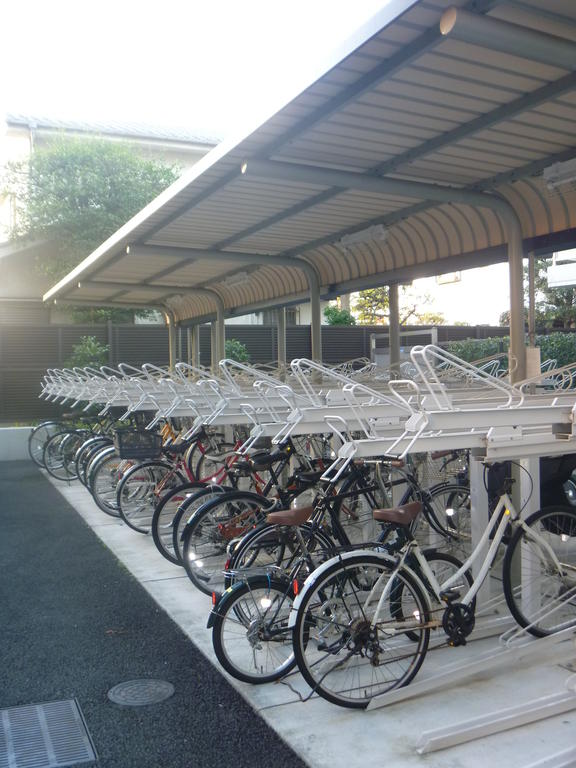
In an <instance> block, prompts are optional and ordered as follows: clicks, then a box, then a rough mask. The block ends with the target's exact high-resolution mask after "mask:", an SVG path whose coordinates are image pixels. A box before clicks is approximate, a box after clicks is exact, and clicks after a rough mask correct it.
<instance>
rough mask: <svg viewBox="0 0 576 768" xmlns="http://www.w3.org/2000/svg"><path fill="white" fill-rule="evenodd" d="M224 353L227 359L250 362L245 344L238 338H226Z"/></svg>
mask: <svg viewBox="0 0 576 768" xmlns="http://www.w3.org/2000/svg"><path fill="white" fill-rule="evenodd" d="M224 355H225V357H226V358H227V359H228V360H236V362H237V363H249V362H250V353H249V352H248V349H247V348H246V345H245V344H242V342H241V341H238V339H226V344H225V346H224Z"/></svg>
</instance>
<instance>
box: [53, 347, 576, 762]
mask: <svg viewBox="0 0 576 768" xmlns="http://www.w3.org/2000/svg"><path fill="white" fill-rule="evenodd" d="M410 370H411V374H412V378H410V379H408V378H405V379H400V380H398V379H388V378H387V377H386V376H383V377H377V376H376V375H375V371H374V368H373V366H370V365H366V366H363V367H361V368H360V370H359V371H355V370H354V369H353V368H351V367H348V368H346V367H341V368H329V367H327V366H323V365H320V364H318V363H316V362H313V361H310V360H306V359H297V360H294V361H292V363H291V365H290V367H289V369H288V370H287V371H281V372H276V374H275V373H274V372H271V371H262V370H260V369H258V368H254V367H250V366H247V365H244V364H242V363H236V362H233V361H231V360H224V361H221V363H220V375H219V377H217V378H216V377H215V376H213V375H212V374H211V373H209V372H207V371H204V370H202V369H197V368H193V367H191V366H189V365H186V364H184V363H178V364H177V365H176V368H175V369H174V370H173V371H168V370H166V369H161V368H157V367H155V366H152V365H145V366H142V369H136V368H132V367H130V366H119V367H118V369H110V368H102V369H100V370H95V369H91V368H85V369H74V370H66V369H62V370H55V369H52V370H50V371H48V372H47V374H46V376H45V379H44V383H43V390H42V397H45V398H46V399H49V400H52V401H55V402H58V401H59V402H72V404H73V405H75V406H76V405H78V404H80V403H87V404H88V406H87V407H89V406H92V405H98V406H99V407H101V408H102V410H101V412H102V413H103V412H106V411H107V410H108V409H109V408H111V407H112V406H113V405H115V406H122V407H123V408H126V414H125V415H127V414H129V413H133V412H135V411H138V410H145V411H146V413H147V415H149V416H150V422H149V425H148V426H149V427H152V426H154V425H155V424H157V423H158V422H159V421H160V420H162V419H168V418H170V417H171V416H186V417H188V418H190V419H191V422H192V424H191V426H190V427H189V429H188V430H187V435H188V436H190V435H193V434H194V432H195V431H196V430H197V429H198V428H200V427H201V426H214V425H218V426H226V425H230V426H232V425H236V424H245V425H248V426H251V428H252V430H251V433H250V437H249V438H248V440H247V441H246V443H245V445H244V446H243V447H242V448H241V449H240V451H241V452H242V451H244V452H246V451H249V450H250V448H251V447H252V446H253V445H254V443H255V442H256V440H257V439H258V437H261V436H267V437H271V438H272V442H275V443H278V442H281V441H282V440H284V439H286V438H287V437H289V436H292V435H318V434H323V435H325V434H328V433H331V434H333V435H336V436H337V437H338V438H339V440H340V442H341V445H340V447H339V448H338V450H337V451H335V453H336V461H335V463H334V464H333V465H332V467H331V470H330V471H331V473H332V477H334V473H338V472H342V471H344V469H345V468H346V466H347V465H348V464H349V463H350V461H352V460H354V459H356V458H381V457H396V458H404V457H406V456H408V455H410V454H413V453H428V452H431V451H439V450H454V449H468V450H469V451H470V455H471V457H472V461H471V466H472V468H473V467H474V466H476V467H478V466H480V463H479V461H478V462H474V458H476V459H479V460H482V461H486V462H491V461H502V460H504V459H522V460H523V461H528V462H532V464H533V468H534V469H535V471H537V467H536V466H535V465H534V460H535V458H536V457H540V456H555V455H562V454H566V453H571V452H576V429H575V424H574V422H575V414H576V390H573V389H571V386H572V383H573V381H574V373H575V371H576V365H574V366H565V367H564V368H560V369H554V370H545V371H543V372H542V374H541V375H540V376H538V377H535V378H532V379H529V380H526V381H523V382H520V383H518V384H515V385H510V384H508V383H507V382H506V381H505V380H504V379H502V378H500V377H499V376H493V375H491V373H489V370H491V369H490V367H486V366H483V367H481V368H477V367H475V366H473V365H470V364H469V363H465V362H464V361H462V360H459V359H458V358H456V357H454V356H453V355H451V354H449V353H447V352H445V351H443V350H442V349H440V348H438V347H436V346H433V345H427V346H421V347H414V348H413V349H412V352H411V369H410ZM479 483H480V474H479V472H478V471H475V470H474V469H472V471H471V495H472V498H473V500H474V498H475V494H476V495H477V494H478V493H479V488H478V487H477V486H479ZM521 492H523V491H522V489H521ZM480 495H481V494H480ZM536 504H537V505H538V504H539V500H537V501H536ZM472 507H473V512H474V509H475V502H474V501H473V504H472ZM473 518H474V515H473ZM481 530H482V526H481V525H480V524H479V523H478V522H476V524H475V521H474V519H473V520H472V536H473V539H474V537H476V538H478V537H479V534H480V533H481ZM473 544H474V540H473ZM500 629H501V621H500V622H499V621H495V622H493V623H492V626H489V627H488V629H487V631H486V633H485V636H486V635H489V634H494V633H499V631H500ZM525 635H526V633H525V631H520V630H518V629H514V630H511V631H509V632H506V633H504V634H503V635H501V647H499V648H497V649H496V650H493V651H490V652H488V653H486V654H482V655H481V656H479V657H478V658H477V659H476V660H474V661H473V662H471V663H467V664H466V665H459V664H455V665H449V666H446V667H445V668H444V669H443V670H442V671H441V672H439V673H438V674H436V675H433V676H431V677H429V678H427V679H424V680H422V681H417V682H415V683H411V684H410V685H409V686H407V687H406V688H401V689H397V690H393V691H391V692H389V693H387V694H383V695H382V696H378V697H375V698H374V699H373V700H372V701H371V703H370V705H369V707H368V708H369V709H376V708H379V707H384V706H388V705H391V704H393V703H397V702H400V701H405V700H407V699H410V698H413V697H415V696H420V695H424V694H427V693H431V692H434V691H435V690H437V689H438V688H439V687H440V686H445V685H448V684H454V683H458V682H461V681H463V680H466V679H468V678H469V677H472V676H474V675H475V674H477V673H478V672H482V673H486V672H487V671H495V670H498V669H500V668H502V667H503V666H508V665H518V664H522V663H526V662H532V661H535V660H539V659H541V658H542V655H543V654H545V659H546V663H558V662H559V661H562V660H563V661H566V660H569V659H573V658H574V657H575V656H576V648H575V637H576V629H574V628H569V629H566V630H564V631H562V632H559V633H557V634H555V635H551V636H548V637H544V638H541V639H530V640H527V639H526V636H525ZM574 689H575V685H574V678H571V682H570V685H569V690H568V692H565V693H559V694H557V695H552V696H549V697H545V698H544V699H538V700H535V701H533V702H528V703H527V704H524V705H522V706H518V707H512V708H510V709H509V710H507V712H506V713H505V714H502V713H499V712H495V713H490V714H486V715H484V716H482V717H480V718H477V719H475V720H473V721H468V722H464V723H460V724H454V725H451V726H449V727H446V728H442V729H439V730H438V731H433V732H429V733H426V734H423V736H422V739H421V740H420V742H419V744H418V747H417V748H418V751H420V752H422V753H424V752H428V751H432V750H435V749H441V748H445V747H447V746H452V745H455V744H458V743H463V742H464V741H466V740H469V739H472V738H477V737H479V736H484V735H488V734H491V733H496V732H498V731H502V730H504V729H505V728H511V727H516V726H518V725H522V724H526V723H530V722H534V721H536V720H538V719H541V718H543V717H547V716H552V715H553V714H558V713H561V712H565V711H568V710H569V709H573V708H574V707H575V706H576V696H575V692H574ZM556 757H557V762H554V761H553V758H551V762H550V761H549V762H546V763H545V765H546V766H548V765H549V766H560V765H564V764H568V763H562V762H561V761H562V760H563V759H564V757H565V756H564V757H563V756H562V755H558V756H556ZM543 765H544V764H543Z"/></svg>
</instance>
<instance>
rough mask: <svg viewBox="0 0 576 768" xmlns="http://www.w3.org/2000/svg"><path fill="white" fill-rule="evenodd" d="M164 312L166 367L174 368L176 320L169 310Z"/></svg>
mask: <svg viewBox="0 0 576 768" xmlns="http://www.w3.org/2000/svg"><path fill="white" fill-rule="evenodd" d="M165 312H166V323H167V325H168V367H169V368H170V370H171V371H172V370H174V366H175V364H176V320H175V318H174V315H173V314H172V312H170V311H169V310H165Z"/></svg>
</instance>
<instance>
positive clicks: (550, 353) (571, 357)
mask: <svg viewBox="0 0 576 768" xmlns="http://www.w3.org/2000/svg"><path fill="white" fill-rule="evenodd" d="M535 341H536V346H537V347H540V359H541V360H542V362H544V361H545V360H550V359H552V360H556V367H561V366H563V365H568V364H569V363H573V362H576V335H575V334H572V333H550V334H547V335H538V336H536V339H535ZM509 345H510V338H509V337H508V336H502V337H492V338H488V339H464V340H463V341H451V342H449V343H448V344H446V349H447V350H448V351H449V352H451V353H452V354H453V355H456V356H457V357H460V358H462V360H466V361H468V362H472V361H474V360H481V359H482V358H484V357H490V356H492V355H497V354H498V353H500V352H508V347H509Z"/></svg>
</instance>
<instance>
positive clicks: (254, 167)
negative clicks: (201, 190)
mask: <svg viewBox="0 0 576 768" xmlns="http://www.w3.org/2000/svg"><path fill="white" fill-rule="evenodd" d="M242 175H243V177H246V178H248V177H254V178H259V179H269V180H272V181H290V182H292V181H295V182H301V183H306V184H317V185H318V186H325V187H341V188H343V189H357V190H361V191H363V192H372V193H374V194H380V195H389V194H397V195H401V196H402V197H414V198H418V199H419V200H434V201H436V202H442V203H468V204H469V205H474V206H480V207H486V208H494V207H501V204H502V203H504V201H503V200H502V199H501V198H498V197H495V196H493V195H488V194H485V193H483V192H473V191H470V190H467V189H463V188H462V187H449V186H445V185H441V184H426V183H422V182H419V181H407V180H404V179H389V178H383V177H381V176H374V175H373V174H366V173H354V172H351V171H339V170H334V169H331V168H321V167H318V166H311V165H302V164H300V163H281V162H278V161H273V160H250V161H246V162H244V163H243V164H242ZM505 205H507V204H505ZM360 228H361V229H364V228H365V225H364V224H363V225H362V227H360Z"/></svg>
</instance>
